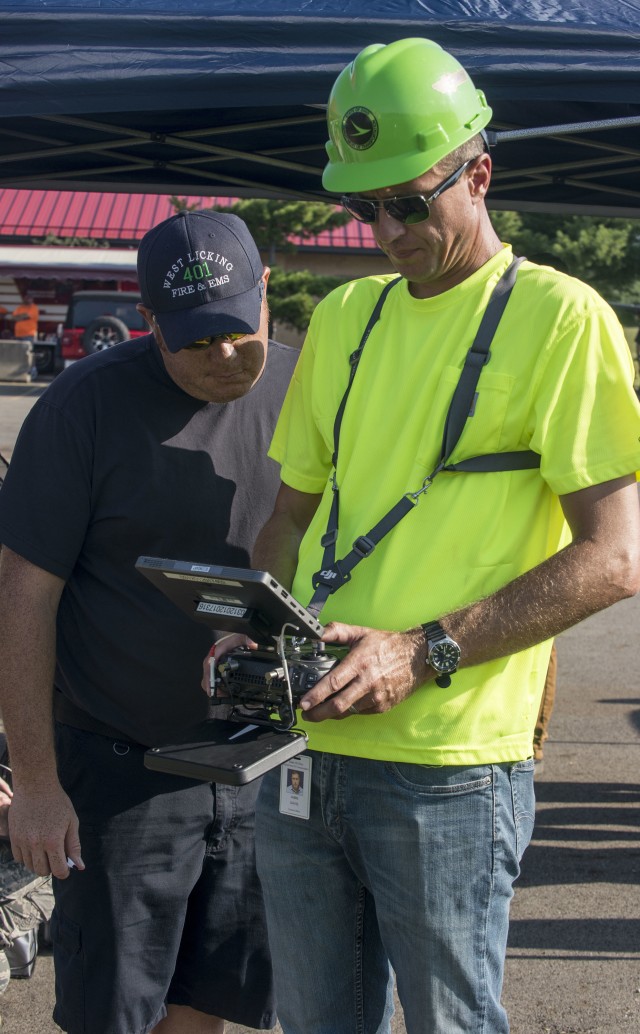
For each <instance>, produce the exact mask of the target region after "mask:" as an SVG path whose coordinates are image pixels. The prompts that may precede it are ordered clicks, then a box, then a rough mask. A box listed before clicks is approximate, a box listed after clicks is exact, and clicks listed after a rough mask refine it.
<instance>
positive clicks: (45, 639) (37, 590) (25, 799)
mask: <svg viewBox="0 0 640 1034" xmlns="http://www.w3.org/2000/svg"><path fill="white" fill-rule="evenodd" d="M63 588H64V582H63V580H62V579H61V578H57V577H56V576H55V575H52V574H49V572H47V571H44V570H43V569H42V568H40V567H36V566H35V565H34V564H31V563H29V561H28V560H25V559H24V558H23V557H21V556H19V555H18V554H17V553H14V552H13V551H12V550H10V549H7V548H6V546H4V547H3V548H2V551H1V552H0V656H1V657H2V665H1V667H0V710H1V711H2V719H3V722H4V725H5V729H6V733H7V740H8V743H9V751H10V755H11V767H12V774H13V789H14V793H13V799H12V802H11V807H10V809H9V830H10V834H11V844H12V847H13V853H14V857H15V858H16V860H17V861H21V862H23V863H24V865H26V866H27V868H29V869H32V870H33V871H34V872H37V873H38V874H39V875H41V876H47V875H48V874H49V873H50V872H52V873H53V874H54V875H55V876H58V877H60V878H62V879H64V878H66V877H67V875H68V873H69V869H68V866H67V862H66V858H67V855H68V856H69V857H70V858H72V859H73V861H74V862H76V864H77V865H78V867H79V868H82V867H83V865H82V859H81V857H80V842H79V840H78V820H77V817H76V815H75V812H74V810H73V806H72V805H71V801H70V800H69V798H68V797H67V795H66V794H65V793H64V792H63V790H62V788H61V786H60V783H59V781H58V776H57V771H56V759H55V750H54V740H53V716H52V694H53V674H54V668H55V652H56V615H57V610H58V604H59V601H60V595H61V593H62V590H63Z"/></svg>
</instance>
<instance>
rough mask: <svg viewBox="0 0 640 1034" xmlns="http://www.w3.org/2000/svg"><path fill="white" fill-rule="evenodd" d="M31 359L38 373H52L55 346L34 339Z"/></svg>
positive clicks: (54, 360)
mask: <svg viewBox="0 0 640 1034" xmlns="http://www.w3.org/2000/svg"><path fill="white" fill-rule="evenodd" d="M33 361H34V363H35V366H36V370H37V371H38V373H53V369H54V366H55V362H56V350H55V346H54V345H44V344H43V343H42V342H41V341H36V342H35V344H34V346H33Z"/></svg>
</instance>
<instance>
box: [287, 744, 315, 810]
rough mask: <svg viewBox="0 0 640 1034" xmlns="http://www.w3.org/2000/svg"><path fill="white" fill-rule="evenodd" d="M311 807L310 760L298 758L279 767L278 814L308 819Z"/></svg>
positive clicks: (308, 758)
mask: <svg viewBox="0 0 640 1034" xmlns="http://www.w3.org/2000/svg"><path fill="white" fill-rule="evenodd" d="M310 807H311V758H310V757H303V755H302V754H299V755H298V757H295V758H291V760H290V761H285V763H284V765H281V766H280V812H281V813H282V814H283V815H293V816H294V818H296V819H308V818H309V810H310Z"/></svg>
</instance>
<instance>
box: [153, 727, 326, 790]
mask: <svg viewBox="0 0 640 1034" xmlns="http://www.w3.org/2000/svg"><path fill="white" fill-rule="evenodd" d="M306 746H307V737H306V735H305V733H303V732H277V731H276V730H275V729H269V728H267V727H265V726H264V725H253V724H251V722H250V721H249V722H247V723H246V724H239V723H238V722H233V721H226V720H225V719H222V718H220V719H207V720H206V721H204V722H202V723H201V724H200V725H198V726H196V727H195V728H194V729H191V730H190V731H189V732H187V733H186V734H185V735H184V736H183V737H182V738H181V739H180V740H178V742H176V743H171V744H167V745H166V746H164V747H152V748H151V749H150V750H147V751H146V752H145V755H144V764H145V768H150V769H151V770H152V771H155V772H168V773H169V774H171V775H179V776H185V777H186V778H187V779H201V780H204V781H205V782H213V783H225V784H227V785H228V786H244V785H245V784H246V783H250V782H252V781H253V780H254V779H257V778H258V776H261V775H264V773H265V772H268V771H269V770H270V769H272V768H275V767H276V766H277V765H281V764H282V763H283V762H284V761H289V760H290V758H292V757H296V755H298V754H301V753H302V752H303V751H304V750H306Z"/></svg>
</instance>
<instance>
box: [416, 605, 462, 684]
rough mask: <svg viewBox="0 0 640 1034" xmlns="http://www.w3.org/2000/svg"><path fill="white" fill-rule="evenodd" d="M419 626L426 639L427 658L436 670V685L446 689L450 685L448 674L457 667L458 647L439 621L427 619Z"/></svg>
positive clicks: (451, 673)
mask: <svg viewBox="0 0 640 1034" xmlns="http://www.w3.org/2000/svg"><path fill="white" fill-rule="evenodd" d="M421 627H422V630H423V632H424V635H425V639H426V640H427V660H428V662H429V664H430V665H431V667H432V668H433V670H434V671H435V672H436V686H440V688H441V689H446V688H447V686H450V685H451V677H450V676H451V675H453V674H454V672H456V671H457V669H458V665H459V663H460V647H459V646H458V644H457V643H456V641H455V639H452V638H451V636H450V635H447V633H446V632H445V630H444V628H443V627H442V625H441V624H440V622H438V621H427V622H426V624H424V625H422V626H421Z"/></svg>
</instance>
